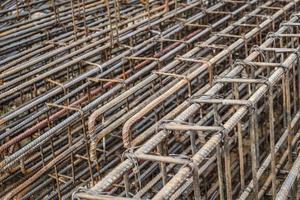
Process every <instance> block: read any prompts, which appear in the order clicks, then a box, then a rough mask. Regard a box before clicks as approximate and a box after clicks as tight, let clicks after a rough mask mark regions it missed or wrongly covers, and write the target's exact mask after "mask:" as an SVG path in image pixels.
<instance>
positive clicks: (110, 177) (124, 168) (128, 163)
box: [93, 39, 272, 191]
mask: <svg viewBox="0 0 300 200" xmlns="http://www.w3.org/2000/svg"><path fill="white" fill-rule="evenodd" d="M271 42H272V40H271V39H270V40H268V42H267V44H270V43H271ZM253 55H256V56H258V55H259V54H257V53H254V54H253ZM253 55H252V56H253ZM234 71H235V70H234ZM234 71H233V73H234ZM217 85H219V84H217ZM213 88H214V87H213ZM158 136H159V137H160V139H159V138H158ZM166 136H167V135H163V134H162V135H159V134H158V135H157V138H156V139H155V140H158V141H160V140H161V139H162V138H164V137H166ZM214 137H216V136H214ZM153 141H154V139H153V140H152V142H153ZM147 143H148V144H151V142H150V141H149V142H147ZM155 143H156V142H155ZM151 146H152V145H151ZM147 149H148V147H147ZM141 152H143V151H141ZM126 165H127V166H126ZM126 165H125V163H124V165H123V169H122V168H118V170H121V171H118V172H117V171H115V172H117V173H122V171H123V170H128V169H129V168H130V162H127V163H126ZM116 170H117V169H116ZM113 174H114V173H111V175H109V176H108V177H106V178H107V179H106V178H105V179H104V180H103V181H101V182H100V183H99V184H97V185H96V186H95V187H94V188H93V190H94V191H101V190H102V189H101V188H102V186H101V185H102V184H103V189H104V188H107V187H109V184H105V180H110V181H111V180H116V179H115V175H117V174H115V175H113ZM177 180H179V179H177ZM180 180H184V179H180Z"/></svg>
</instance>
